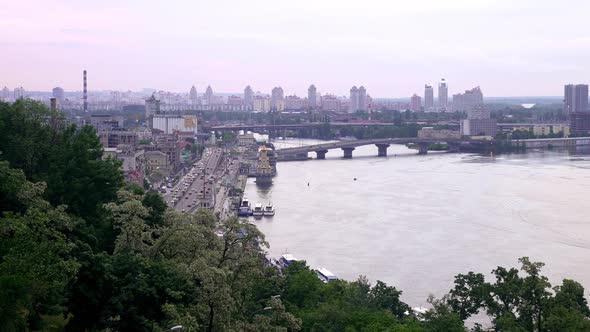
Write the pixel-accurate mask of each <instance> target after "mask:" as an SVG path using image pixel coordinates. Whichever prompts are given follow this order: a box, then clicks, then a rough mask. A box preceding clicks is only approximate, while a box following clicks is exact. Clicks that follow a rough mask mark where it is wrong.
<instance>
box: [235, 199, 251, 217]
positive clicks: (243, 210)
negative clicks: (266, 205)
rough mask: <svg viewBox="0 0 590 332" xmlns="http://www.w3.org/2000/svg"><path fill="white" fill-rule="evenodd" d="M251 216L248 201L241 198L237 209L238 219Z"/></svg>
mask: <svg viewBox="0 0 590 332" xmlns="http://www.w3.org/2000/svg"><path fill="white" fill-rule="evenodd" d="M251 214H252V207H251V205H250V201H248V199H247V198H245V197H244V198H242V202H241V203H240V207H239V208H238V216H240V217H248V216H250V215H251Z"/></svg>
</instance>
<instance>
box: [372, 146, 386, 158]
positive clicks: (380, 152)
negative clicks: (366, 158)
mask: <svg viewBox="0 0 590 332" xmlns="http://www.w3.org/2000/svg"><path fill="white" fill-rule="evenodd" d="M375 145H376V146H377V149H378V152H377V156H378V157H387V148H388V147H389V144H375Z"/></svg>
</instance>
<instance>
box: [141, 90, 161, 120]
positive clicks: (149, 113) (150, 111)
mask: <svg viewBox="0 0 590 332" xmlns="http://www.w3.org/2000/svg"><path fill="white" fill-rule="evenodd" d="M156 114H160V101H159V100H158V99H156V96H155V95H153V94H152V96H151V97H150V98H148V99H146V100H145V118H146V119H147V120H149V119H150V118H151V117H153V116H154V115H156Z"/></svg>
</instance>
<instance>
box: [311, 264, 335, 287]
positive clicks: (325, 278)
mask: <svg viewBox="0 0 590 332" xmlns="http://www.w3.org/2000/svg"><path fill="white" fill-rule="evenodd" d="M316 274H317V275H318V278H320V280H321V281H322V282H323V283H325V284H327V283H328V282H329V281H332V280H338V277H336V276H335V275H334V274H333V273H332V272H330V271H329V270H328V269H325V268H319V269H317V270H316Z"/></svg>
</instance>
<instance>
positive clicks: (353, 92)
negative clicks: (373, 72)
mask: <svg viewBox="0 0 590 332" xmlns="http://www.w3.org/2000/svg"><path fill="white" fill-rule="evenodd" d="M358 105H359V89H358V88H357V87H356V85H355V86H353V87H352V88H351V89H350V106H349V107H348V112H349V113H354V112H356V111H357V110H358Z"/></svg>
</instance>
